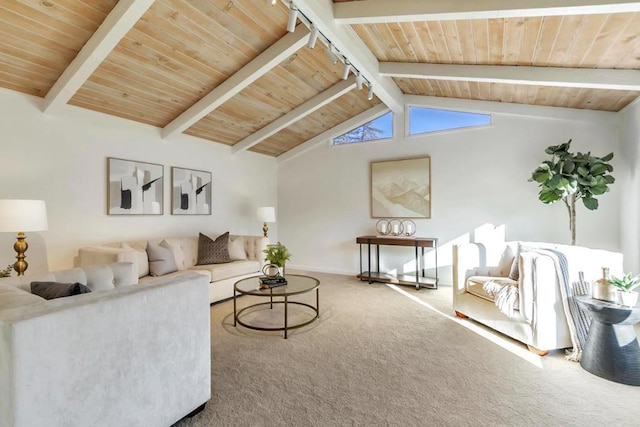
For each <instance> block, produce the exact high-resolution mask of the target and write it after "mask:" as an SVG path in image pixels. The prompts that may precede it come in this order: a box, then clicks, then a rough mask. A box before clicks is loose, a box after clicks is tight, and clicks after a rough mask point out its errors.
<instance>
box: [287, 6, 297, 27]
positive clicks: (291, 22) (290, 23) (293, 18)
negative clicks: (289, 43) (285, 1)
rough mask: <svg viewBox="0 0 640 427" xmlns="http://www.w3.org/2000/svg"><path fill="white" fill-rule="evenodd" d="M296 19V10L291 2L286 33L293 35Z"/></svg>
mask: <svg viewBox="0 0 640 427" xmlns="http://www.w3.org/2000/svg"><path fill="white" fill-rule="evenodd" d="M297 19H298V8H297V7H296V5H295V4H293V2H291V3H290V4H289V20H288V21H287V31H289V32H290V33H293V32H294V31H295V30H296V21H297Z"/></svg>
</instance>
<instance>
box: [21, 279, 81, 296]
mask: <svg viewBox="0 0 640 427" xmlns="http://www.w3.org/2000/svg"><path fill="white" fill-rule="evenodd" d="M88 292H91V289H89V288H88V287H87V286H85V285H83V284H82V283H60V282H31V293H32V294H34V295H38V296H39V297H42V298H44V299H54V298H62V297H70V296H72V295H80V294H86V293H88Z"/></svg>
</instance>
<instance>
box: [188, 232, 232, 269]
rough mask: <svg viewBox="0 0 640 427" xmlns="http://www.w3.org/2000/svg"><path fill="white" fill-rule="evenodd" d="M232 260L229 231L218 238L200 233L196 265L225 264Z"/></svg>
mask: <svg viewBox="0 0 640 427" xmlns="http://www.w3.org/2000/svg"><path fill="white" fill-rule="evenodd" d="M227 262H231V258H230V257H229V232H228V231H227V232H226V233H224V234H221V235H220V236H218V238H217V239H216V240H213V239H212V238H211V237H209V236H206V235H204V234H202V233H200V236H199V237H198V262H197V263H196V265H209V264H223V263H227Z"/></svg>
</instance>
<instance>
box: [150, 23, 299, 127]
mask: <svg viewBox="0 0 640 427" xmlns="http://www.w3.org/2000/svg"><path fill="white" fill-rule="evenodd" d="M308 36H309V30H308V29H307V27H305V26H304V25H302V24H298V26H297V27H296V30H295V31H294V32H292V33H287V34H286V35H285V36H284V37H282V38H281V39H280V40H278V41H277V42H275V43H274V44H273V45H271V46H270V47H269V48H268V49H267V50H265V51H264V52H262V53H261V54H260V55H258V56H257V57H256V58H254V59H253V60H251V62H249V63H248V64H247V65H245V66H244V67H242V68H241V69H240V70H238V71H237V72H236V73H234V74H233V75H231V76H230V77H229V78H228V79H226V80H225V81H224V82H222V83H221V84H220V85H218V86H217V87H216V88H215V89H213V90H212V91H211V92H209V93H208V94H207V95H205V96H204V97H203V98H202V99H200V100H199V101H198V102H196V103H195V104H193V105H192V106H191V107H189V108H188V109H187V110H185V111H184V112H183V113H182V114H180V115H179V116H178V117H176V118H175V119H173V120H172V121H171V122H170V123H168V124H167V125H166V126H165V127H164V128H163V129H162V137H163V138H168V137H170V136H171V135H174V134H177V133H180V132H183V131H185V130H187V129H188V128H190V127H191V126H193V125H194V124H195V123H196V122H198V121H199V120H200V119H202V118H203V117H204V116H206V115H207V114H209V113H211V112H212V111H213V110H215V109H216V108H218V107H219V106H221V105H222V104H224V103H225V102H227V101H228V100H229V99H231V98H233V97H234V96H235V95H237V94H238V93H240V91H242V90H243V89H244V88H246V87H247V86H249V85H250V84H251V83H253V82H255V81H256V80H258V79H259V78H260V77H262V76H264V75H265V74H267V73H268V72H269V71H271V70H272V69H274V68H275V67H277V66H278V65H279V64H280V63H281V62H282V61H284V60H285V59H286V58H288V57H289V56H291V55H293V54H294V53H296V52H297V51H298V50H299V49H300V48H301V47H303V46H304V45H305V44H306V43H307V39H308Z"/></svg>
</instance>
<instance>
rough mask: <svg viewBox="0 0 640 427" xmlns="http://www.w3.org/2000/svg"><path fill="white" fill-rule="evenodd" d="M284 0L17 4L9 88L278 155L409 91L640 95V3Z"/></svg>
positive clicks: (2, 7) (0, 82)
mask: <svg viewBox="0 0 640 427" xmlns="http://www.w3.org/2000/svg"><path fill="white" fill-rule="evenodd" d="M271 3H272V1H271V0H155V1H153V0H120V1H116V0H7V1H2V2H0V86H2V87H5V88H8V89H12V90H15V91H19V92H23V93H27V94H30V95H35V96H38V97H41V98H42V109H43V111H45V112H47V113H51V114H55V112H56V111H57V110H58V109H60V108H65V107H64V106H65V104H70V105H75V106H78V107H82V108H87V109H90V110H94V111H99V112H102V113H106V114H110V115H114V116H119V117H123V118H126V119H130V120H135V121H138V122H141V123H146V124H150V125H153V126H157V127H160V128H162V133H163V136H164V137H165V138H171V137H172V136H173V135H176V134H179V133H186V134H189V135H194V136H197V137H200V138H203V139H206V140H210V141H213V142H216V143H221V144H226V145H229V146H231V147H232V148H231V150H232V151H233V152H238V151H242V150H251V151H254V152H258V153H262V154H266V155H271V156H279V155H281V154H283V153H285V152H287V151H289V150H291V149H293V148H295V147H297V146H299V145H300V144H302V143H304V142H305V141H309V140H311V139H313V138H317V137H318V136H319V135H320V136H322V135H325V134H328V131H330V129H332V128H334V127H335V126H336V125H339V124H341V123H344V122H346V121H348V120H353V118H354V117H355V118H358V117H366V112H367V111H376V112H378V111H380V110H381V107H380V105H386V107H388V108H389V109H391V110H393V111H395V112H399V113H400V112H402V109H403V106H404V100H403V97H404V95H424V96H435V97H449V98H462V99H473V100H483V101H498V102H507V103H518V104H531V105H546V106H555V107H568V108H581V109H591V110H602V111H619V110H620V109H622V108H624V107H625V106H626V105H627V104H629V103H630V102H631V101H633V100H634V99H636V98H637V97H638V96H640V3H638V2H625V1H605V0H557V1H541V0H511V1H509V2H495V1H492V0H468V1H462V0H460V1H455V2H453V1H444V0H434V1H412V0H394V1H387V0H355V1H354V0H352V1H349V0H334V1H333V2H332V1H331V0H294V3H295V5H291V4H290V1H288V0H287V1H282V0H278V1H275V2H273V3H274V5H273V6H272V5H271ZM496 4H505V5H503V6H497V5H496ZM290 6H291V7H292V8H294V9H297V10H298V13H297V18H298V19H297V21H296V24H297V27H296V28H295V31H291V32H289V31H287V26H288V20H289V17H290V9H289V7H290ZM313 28H317V29H318V30H319V32H320V38H319V40H318V42H317V43H315V46H314V47H312V48H311V47H309V46H308V40H309V37H310V33H311V32H313V31H312V30H313ZM291 29H292V28H291ZM327 42H331V43H332V44H333V52H334V53H336V54H338V57H339V60H338V62H337V63H335V64H334V63H333V62H332V61H331V60H330V59H329V58H328V57H327V55H326V52H325V50H326V44H327ZM345 61H348V62H349V63H350V64H351V68H350V75H349V77H348V78H347V79H343V77H344V76H343V71H344V67H345V65H344V63H343V62H345ZM357 72H359V73H360V74H361V76H362V77H363V79H362V80H360V78H358V79H356V78H355V77H354V74H356V73H357ZM363 81H364V88H362V89H360V90H359V89H358V87H359V86H361V83H362V82H363ZM368 87H371V89H372V91H373V93H374V95H373V96H372V95H370V94H369V93H368V92H369V91H368ZM369 98H370V99H369Z"/></svg>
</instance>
